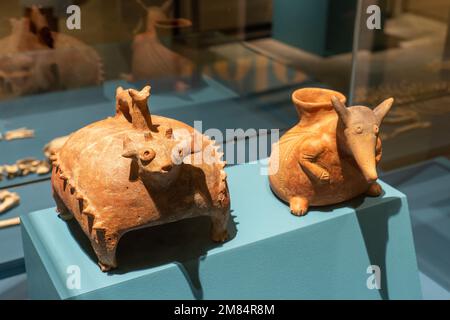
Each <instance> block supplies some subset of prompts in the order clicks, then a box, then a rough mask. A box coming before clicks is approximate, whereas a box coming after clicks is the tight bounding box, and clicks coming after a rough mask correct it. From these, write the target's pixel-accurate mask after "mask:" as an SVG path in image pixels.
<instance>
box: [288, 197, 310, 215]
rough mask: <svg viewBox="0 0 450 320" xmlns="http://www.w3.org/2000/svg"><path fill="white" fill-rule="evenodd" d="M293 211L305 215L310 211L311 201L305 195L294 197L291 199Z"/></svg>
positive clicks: (290, 203)
mask: <svg viewBox="0 0 450 320" xmlns="http://www.w3.org/2000/svg"><path fill="white" fill-rule="evenodd" d="M289 207H290V208H291V213H292V214H293V215H296V216H304V215H305V214H306V213H307V212H308V207H309V201H308V199H306V198H304V197H292V198H291V200H289Z"/></svg>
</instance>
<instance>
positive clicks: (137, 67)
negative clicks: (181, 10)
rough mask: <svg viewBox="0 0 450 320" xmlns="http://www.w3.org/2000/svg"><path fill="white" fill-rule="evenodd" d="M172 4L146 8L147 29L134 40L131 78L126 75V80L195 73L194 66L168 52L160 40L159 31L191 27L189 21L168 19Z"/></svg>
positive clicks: (174, 53)
mask: <svg viewBox="0 0 450 320" xmlns="http://www.w3.org/2000/svg"><path fill="white" fill-rule="evenodd" d="M170 3H171V2H170V1H167V2H166V3H164V4H163V5H162V6H161V7H154V6H151V7H145V6H144V8H145V9H146V10H147V23H146V30H145V31H144V32H143V33H140V34H137V35H136V36H135V37H134V41H133V58H132V65H131V75H127V76H126V78H127V80H129V81H136V80H145V79H156V78H164V77H171V76H176V77H182V76H190V75H191V74H192V72H193V69H194V66H193V63H192V62H191V61H190V60H188V59H187V58H185V57H183V56H181V55H179V54H178V53H176V52H174V51H172V50H170V49H168V48H167V47H166V46H164V45H163V44H162V43H161V41H160V39H159V37H158V32H157V28H159V29H161V30H165V31H167V32H174V30H176V29H181V28H186V27H190V26H191V22H190V21H189V20H186V19H169V18H168V16H167V10H168V7H169V6H170ZM141 4H142V3H141ZM169 37H170V35H169Z"/></svg>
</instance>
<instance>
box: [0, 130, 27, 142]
mask: <svg viewBox="0 0 450 320" xmlns="http://www.w3.org/2000/svg"><path fill="white" fill-rule="evenodd" d="M33 137H34V130H32V129H27V128H19V129H14V130H10V131H6V132H5V133H4V134H3V139H5V140H6V141H9V140H16V139H27V138H33Z"/></svg>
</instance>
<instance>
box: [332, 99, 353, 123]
mask: <svg viewBox="0 0 450 320" xmlns="http://www.w3.org/2000/svg"><path fill="white" fill-rule="evenodd" d="M331 104H332V105H333V107H334V110H336V112H337V114H338V116H339V118H340V119H341V120H342V121H343V122H344V124H347V123H348V119H349V117H350V111H348V109H347V107H346V106H345V104H343V103H342V102H341V100H339V98H338V97H336V96H332V97H331Z"/></svg>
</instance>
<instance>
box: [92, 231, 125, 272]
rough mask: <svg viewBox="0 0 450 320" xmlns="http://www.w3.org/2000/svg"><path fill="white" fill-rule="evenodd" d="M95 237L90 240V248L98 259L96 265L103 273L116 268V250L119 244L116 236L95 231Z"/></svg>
mask: <svg viewBox="0 0 450 320" xmlns="http://www.w3.org/2000/svg"><path fill="white" fill-rule="evenodd" d="M94 232H96V237H95V238H94V239H93V240H91V244H92V247H93V248H94V251H95V254H96V255H97V257H98V265H99V266H100V269H101V270H102V271H103V272H106V271H109V270H111V269H114V268H116V267H117V260H116V249H117V244H118V243H119V237H118V235H117V234H114V233H113V234H111V233H105V231H104V230H96V231H94Z"/></svg>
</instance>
